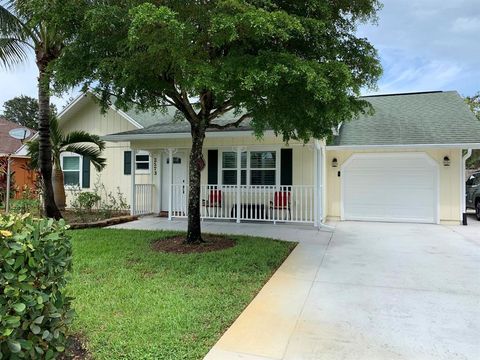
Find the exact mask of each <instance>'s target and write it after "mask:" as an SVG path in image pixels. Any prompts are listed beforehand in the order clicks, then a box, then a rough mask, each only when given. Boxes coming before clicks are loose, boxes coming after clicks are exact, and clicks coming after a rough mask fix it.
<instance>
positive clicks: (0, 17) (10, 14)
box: [0, 0, 25, 37]
mask: <svg viewBox="0 0 480 360" xmlns="http://www.w3.org/2000/svg"><path fill="white" fill-rule="evenodd" d="M24 30H25V28H24V23H23V22H22V20H21V19H20V17H19V16H18V15H17V14H16V8H15V1H6V0H3V1H1V4H0V34H3V35H15V36H17V37H18V36H19V35H20V34H25V31H24Z"/></svg>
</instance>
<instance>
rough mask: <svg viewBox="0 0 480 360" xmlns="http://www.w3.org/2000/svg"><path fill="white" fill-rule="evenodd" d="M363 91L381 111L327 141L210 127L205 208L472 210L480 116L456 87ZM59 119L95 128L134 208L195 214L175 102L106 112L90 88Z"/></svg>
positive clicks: (383, 212) (438, 219) (79, 178)
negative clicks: (469, 178)
mask: <svg viewBox="0 0 480 360" xmlns="http://www.w3.org/2000/svg"><path fill="white" fill-rule="evenodd" d="M363 99H364V100H367V101H368V102H370V104H371V105H372V106H373V109H374V110H375V111H374V113H373V114H369V115H362V116H360V117H358V118H357V119H355V120H352V121H349V122H346V123H343V124H341V125H340V126H339V127H338V129H334V136H333V137H332V140H331V141H330V142H326V141H325V140H324V139H312V140H311V141H310V142H309V143H308V144H303V143H301V142H296V141H291V142H290V143H289V144H285V143H283V141H282V139H281V138H278V137H276V136H275V135H274V133H273V132H272V131H267V132H266V133H265V135H264V137H263V138H262V139H257V138H255V136H254V135H253V133H252V129H251V127H250V126H249V124H248V123H245V124H243V125H242V126H240V127H239V128H234V129H229V130H223V131H219V130H211V131H208V132H207V136H206V139H205V144H204V160H205V168H204V170H203V172H202V188H201V199H202V213H201V215H202V218H204V219H223V220H227V221H232V220H233V221H237V222H241V221H247V220H248V221H267V222H297V223H310V224H312V225H315V226H321V225H322V224H323V223H325V222H326V221H327V220H328V219H334V220H358V221H394V222H421V223H436V224H438V223H452V224H453V223H455V224H458V223H459V222H460V221H461V220H462V215H463V213H464V211H465V210H464V209H465V203H464V200H465V196H464V194H465V185H464V184H465V178H464V177H465V175H464V174H465V171H464V170H465V160H466V158H467V157H468V156H469V154H470V151H471V149H476V148H480V122H479V121H478V120H476V118H475V117H474V115H473V114H472V113H471V112H470V110H469V109H468V107H467V106H466V105H465V103H464V102H463V99H462V98H461V97H460V96H459V94H458V93H457V92H454V91H448V92H441V91H436V92H424V93H407V94H392V95H378V96H366V97H363ZM232 117H233V114H226V115H224V117H223V118H221V119H219V120H218V121H219V123H226V122H229V121H231V120H232ZM59 118H60V126H61V128H62V129H63V130H64V131H71V130H87V131H89V132H91V133H95V134H98V135H101V136H103V139H104V140H106V141H107V149H106V151H105V157H106V158H107V164H108V165H107V167H106V169H105V170H104V171H103V172H102V173H101V174H100V179H101V181H102V182H103V184H104V185H105V186H106V187H107V189H110V190H111V191H115V189H116V188H117V187H118V188H119V189H120V190H121V192H123V193H124V194H125V195H127V196H128V199H129V201H130V204H131V211H132V213H134V214H164V215H166V216H168V217H169V218H170V219H175V218H184V217H186V216H187V208H188V207H187V198H188V196H187V193H188V176H187V175H188V166H187V164H188V156H189V151H190V150H189V149H190V144H191V139H190V131H189V124H188V123H187V122H186V121H185V120H178V116H176V111H175V109H174V108H172V107H170V106H166V107H165V111H162V112H157V113H155V112H137V111H135V110H131V111H128V112H123V111H120V110H118V109H116V108H115V107H113V106H112V107H110V108H109V109H108V110H107V112H106V113H103V114H102V113H101V111H100V107H99V105H98V104H97V102H96V101H94V99H93V95H92V94H90V93H87V94H84V95H82V96H80V97H79V98H78V99H76V100H75V101H74V102H73V103H72V104H70V105H69V106H68V107H67V108H66V109H65V110H64V111H63V112H62V113H61V114H60V116H59ZM464 154H465V155H464ZM65 164H68V169H65V172H66V173H67V172H70V174H69V175H68V178H69V179H71V181H70V183H69V184H67V186H68V185H80V186H81V187H83V188H85V189H89V188H91V186H92V182H93V179H94V178H95V177H96V173H95V170H94V169H93V167H91V166H90V164H89V163H88V161H87V162H86V161H84V159H81V158H80V157H78V156H76V155H74V154H65V155H64V165H65ZM85 180H87V181H85Z"/></svg>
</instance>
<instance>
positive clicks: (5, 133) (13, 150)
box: [0, 116, 36, 201]
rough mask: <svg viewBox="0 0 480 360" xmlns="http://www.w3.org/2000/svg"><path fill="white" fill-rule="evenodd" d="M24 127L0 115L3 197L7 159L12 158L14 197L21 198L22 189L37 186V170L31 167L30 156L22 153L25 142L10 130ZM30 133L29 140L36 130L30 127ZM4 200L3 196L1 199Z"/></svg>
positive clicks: (0, 159) (0, 166) (0, 163)
mask: <svg viewBox="0 0 480 360" xmlns="http://www.w3.org/2000/svg"><path fill="white" fill-rule="evenodd" d="M17 128H23V127H22V126H20V125H18V124H16V123H14V122H11V121H8V120H7V119H5V118H4V117H1V116H0V177H1V184H2V185H1V187H2V189H1V190H2V197H3V196H4V195H3V192H4V190H5V189H6V180H5V179H6V174H7V161H8V159H10V173H11V174H12V184H13V186H14V189H15V192H14V193H13V194H12V195H13V196H14V197H16V198H19V197H20V196H21V195H22V193H21V191H22V189H23V188H24V187H25V186H26V187H28V188H30V189H34V188H35V180H36V172H35V171H34V170H32V169H30V167H29V161H30V158H29V157H28V156H26V154H20V153H19V151H21V149H22V148H23V145H24V144H23V142H22V141H21V140H18V139H15V138H13V137H12V136H10V134H9V132H10V131H11V130H13V129H17ZM28 130H29V132H30V135H29V136H28V137H27V138H26V139H25V140H26V141H27V140H29V139H30V138H31V137H32V136H33V135H34V134H35V131H33V130H31V129H28ZM1 200H2V201H3V198H2V199H1Z"/></svg>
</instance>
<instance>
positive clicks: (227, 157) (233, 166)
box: [222, 151, 247, 185]
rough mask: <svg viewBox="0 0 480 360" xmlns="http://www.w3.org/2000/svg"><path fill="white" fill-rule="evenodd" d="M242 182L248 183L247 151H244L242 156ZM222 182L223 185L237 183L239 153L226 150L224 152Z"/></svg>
mask: <svg viewBox="0 0 480 360" xmlns="http://www.w3.org/2000/svg"><path fill="white" fill-rule="evenodd" d="M240 162H241V173H240V177H241V180H240V181H241V184H242V185H246V184H247V152H245V151H244V152H242V155H241V158H240ZM222 183H223V185H236V184H237V153H236V152H235V151H224V152H223V153H222Z"/></svg>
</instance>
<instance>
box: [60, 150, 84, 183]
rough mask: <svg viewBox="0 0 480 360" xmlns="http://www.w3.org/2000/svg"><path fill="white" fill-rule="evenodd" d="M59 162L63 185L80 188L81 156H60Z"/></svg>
mask: <svg viewBox="0 0 480 360" xmlns="http://www.w3.org/2000/svg"><path fill="white" fill-rule="evenodd" d="M61 160H62V161H61V163H62V171H63V183H64V185H65V186H80V184H81V183H82V162H81V156H80V155H76V154H62V157H61Z"/></svg>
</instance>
